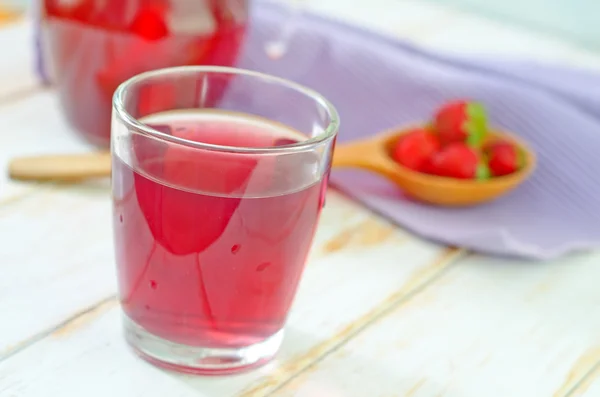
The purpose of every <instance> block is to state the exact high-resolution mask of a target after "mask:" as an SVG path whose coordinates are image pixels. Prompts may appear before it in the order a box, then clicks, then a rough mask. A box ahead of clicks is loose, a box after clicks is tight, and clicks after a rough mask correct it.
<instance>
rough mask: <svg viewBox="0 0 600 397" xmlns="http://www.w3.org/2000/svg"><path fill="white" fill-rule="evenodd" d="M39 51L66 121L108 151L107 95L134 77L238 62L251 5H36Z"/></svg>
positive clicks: (155, 1)
mask: <svg viewBox="0 0 600 397" xmlns="http://www.w3.org/2000/svg"><path fill="white" fill-rule="evenodd" d="M38 3H39V7H40V13H39V14H40V28H41V32H40V33H41V35H40V40H41V44H42V45H41V47H42V49H43V52H44V56H43V59H44V62H45V63H46V65H44V66H47V67H48V69H49V70H48V74H49V77H50V80H51V83H52V84H53V85H54V86H55V87H56V89H57V92H58V96H59V98H60V103H61V107H62V109H63V111H64V114H65V115H66V118H67V120H68V121H69V122H70V124H71V125H72V126H73V127H74V129H75V131H76V132H77V133H79V135H81V136H82V137H83V138H84V139H86V140H87V141H88V142H90V143H92V144H94V145H97V146H100V147H108V146H109V143H110V112H111V103H112V95H113V93H114V91H115V89H116V88H117V86H118V85H119V84H121V83H122V82H124V81H125V80H127V79H128V78H130V77H133V76H135V75H136V74H138V73H142V72H145V71H148V70H154V69H159V68H165V67H170V66H181V65H221V66H231V65H233V64H234V63H235V61H236V59H237V56H238V53H239V52H240V47H241V44H242V41H243V38H244V36H245V32H246V25H247V18H248V0H135V1H134V0H39V2H38Z"/></svg>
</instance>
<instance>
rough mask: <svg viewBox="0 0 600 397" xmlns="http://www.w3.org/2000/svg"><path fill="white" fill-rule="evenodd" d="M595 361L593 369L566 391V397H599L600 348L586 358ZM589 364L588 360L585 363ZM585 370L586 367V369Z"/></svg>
mask: <svg viewBox="0 0 600 397" xmlns="http://www.w3.org/2000/svg"><path fill="white" fill-rule="evenodd" d="M585 358H592V359H593V360H595V361H596V362H595V365H594V367H593V369H592V370H591V371H590V372H589V373H588V374H587V376H586V377H585V378H583V379H582V380H581V381H580V382H578V383H577V385H576V386H575V387H573V388H572V389H570V390H568V394H566V395H567V396H568V397H598V396H600V348H597V349H595V350H594V351H593V352H592V351H591V352H590V354H589V355H588V357H584V359H585ZM587 363H588V364H589V360H588V361H587ZM586 368H587V367H586Z"/></svg>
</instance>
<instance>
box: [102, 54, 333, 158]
mask: <svg viewBox="0 0 600 397" xmlns="http://www.w3.org/2000/svg"><path fill="white" fill-rule="evenodd" d="M200 73H218V74H230V75H239V76H248V77H253V78H260V79H262V80H265V81H267V82H270V83H275V84H279V85H282V86H285V87H287V88H290V89H292V90H294V91H296V92H299V93H301V94H303V95H305V96H307V97H310V98H311V99H313V100H314V101H315V102H316V103H318V104H319V105H320V106H322V107H323V108H324V109H325V110H326V112H327V115H328V117H329V124H328V125H327V127H326V128H325V129H324V130H323V132H322V133H320V134H318V135H315V136H313V137H310V138H309V139H307V140H304V141H301V142H296V143H291V144H286V145H281V146H273V147H262V148H257V147H247V146H227V145H217V144H212V143H205V142H199V141H193V140H189V139H185V138H179V137H176V136H173V135H171V134H167V133H164V132H161V131H159V130H157V129H155V128H152V127H150V126H149V125H147V124H144V123H142V122H140V121H139V120H138V119H137V118H135V117H133V116H132V115H131V114H130V113H129V112H128V111H127V110H126V109H125V102H124V98H125V96H126V93H127V91H128V90H129V89H130V87H131V86H133V85H135V84H137V83H140V82H142V81H144V80H146V79H150V78H154V77H159V76H166V75H178V74H200ZM112 107H113V111H114V112H115V113H116V114H117V116H118V118H119V119H120V120H121V121H123V122H124V123H125V124H127V126H128V127H129V128H133V129H135V130H136V131H137V132H139V133H141V134H144V135H147V136H151V137H153V138H157V139H160V140H162V141H168V142H171V143H175V144H179V145H184V146H188V147H191V148H196V149H204V150H207V149H208V150H213V151H221V152H233V153H254V154H261V153H263V154H267V153H269V154H276V153H287V152H296V151H297V152H301V151H305V150H307V149H311V148H313V147H315V146H317V145H318V144H320V143H322V142H325V141H328V140H331V139H333V138H335V136H336V134H337V132H338V130H339V125H340V121H339V120H340V118H339V115H338V112H337V110H336V108H335V106H333V104H332V103H331V102H329V100H328V99H327V98H325V97H324V96H323V95H321V94H320V93H319V92H317V91H315V90H313V89H311V88H308V87H305V86H303V85H302V84H298V83H295V82H293V81H291V80H288V79H285V78H281V77H277V76H273V75H270V74H266V73H262V72H256V71H253V70H248V69H242V68H236V67H229V66H175V67H168V68H162V69H156V70H151V71H148V72H143V73H140V74H137V75H135V76H133V77H131V78H129V79H127V80H126V81H124V82H123V83H121V84H120V85H119V86H118V87H117V89H116V90H115V93H114V95H113V100H112Z"/></svg>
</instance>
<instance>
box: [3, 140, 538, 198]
mask: <svg viewBox="0 0 600 397" xmlns="http://www.w3.org/2000/svg"><path fill="white" fill-rule="evenodd" d="M408 131H409V129H402V130H399V129H393V130H389V131H386V132H383V133H381V134H379V135H376V136H374V137H371V138H368V139H365V140H360V141H355V142H351V143H348V144H344V145H338V147H337V148H336V149H335V152H334V156H333V167H334V168H362V169H365V170H368V171H371V172H375V173H377V174H379V175H382V176H383V177H385V178H387V179H389V180H390V181H391V182H393V183H395V184H396V185H398V186H399V187H400V188H401V189H402V190H404V191H405V193H407V194H408V195H410V196H412V197H414V198H416V199H418V200H421V201H424V202H427V203H431V204H437V205H444V206H465V205H474V204H478V203H483V202H486V201H490V200H493V199H495V198H497V197H499V196H501V195H504V194H506V193H508V192H509V191H511V190H513V189H514V188H516V187H517V186H518V185H520V184H521V183H522V182H523V181H524V180H525V179H527V178H528V177H529V176H530V175H531V173H532V172H533V170H534V168H535V164H536V158H535V155H534V153H533V152H532V151H531V150H530V149H529V148H528V147H527V145H526V144H525V143H524V142H523V141H521V140H519V139H518V138H516V137H514V136H512V135H510V134H506V133H499V132H493V133H491V134H490V136H489V138H488V139H496V138H499V137H502V138H503V139H507V140H509V141H512V142H513V143H514V144H516V145H518V146H519V147H521V148H522V149H523V151H524V152H525V160H526V161H525V166H524V167H523V168H522V169H521V170H519V171H517V172H515V173H513V174H510V175H506V176H502V177H497V178H492V179H489V180H486V181H476V180H464V179H454V178H444V177H438V176H434V175H428V174H423V173H420V172H416V171H413V170H411V169H408V168H406V167H404V166H402V165H400V164H398V163H396V162H395V161H394V160H392V158H391V157H390V155H389V153H390V152H391V148H392V147H393V145H394V144H395V143H396V141H397V140H398V138H399V137H400V136H401V135H402V134H404V133H406V132H408ZM8 170H9V175H10V177H11V178H12V179H16V180H27V181H61V182H77V181H81V180H85V179H90V178H103V177H109V176H110V173H111V163H110V154H109V153H106V152H98V153H90V154H82V155H51V156H34V157H21V158H17V159H14V160H13V161H11V162H10V164H9V167H8Z"/></svg>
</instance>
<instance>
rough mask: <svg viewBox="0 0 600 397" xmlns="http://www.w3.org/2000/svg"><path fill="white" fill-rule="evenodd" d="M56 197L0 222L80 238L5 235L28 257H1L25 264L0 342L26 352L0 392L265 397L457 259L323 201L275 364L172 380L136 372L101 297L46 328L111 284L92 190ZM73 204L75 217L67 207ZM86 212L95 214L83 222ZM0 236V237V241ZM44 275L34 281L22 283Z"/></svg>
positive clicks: (110, 307)
mask: <svg viewBox="0 0 600 397" xmlns="http://www.w3.org/2000/svg"><path fill="white" fill-rule="evenodd" d="M67 196H69V195H68V194H67V192H66V191H63V190H57V191H54V192H53V193H50V192H48V193H47V198H48V199H52V200H53V202H52V203H51V204H48V205H47V206H45V207H44V208H41V209H38V210H37V213H35V215H27V214H28V213H29V212H28V210H31V211H35V208H34V207H33V205H34V204H35V203H39V201H38V200H31V207H30V208H29V209H28V210H26V209H25V207H21V206H20V207H19V210H18V212H17V213H16V214H14V215H12V216H11V218H10V219H12V221H11V222H10V223H5V222H6V220H5V219H6V218H5V217H1V218H0V230H2V231H4V230H10V226H13V227H14V226H16V225H21V226H19V228H20V229H19V230H21V231H25V230H26V229H28V227H27V223H26V222H24V219H25V220H26V218H27V217H28V216H31V217H34V216H35V218H37V219H38V220H37V223H36V224H37V225H44V226H43V229H44V230H45V231H46V232H51V231H53V230H54V231H56V230H58V228H59V227H60V222H61V221H62V222H63V224H64V222H67V223H69V227H71V228H72V229H73V230H78V233H77V234H78V235H79V236H73V238H69V239H65V238H64V236H60V237H58V236H57V237H56V238H43V236H46V237H47V236H48V235H47V234H44V233H43V232H42V231H39V232H38V231H36V232H33V231H32V236H31V237H28V236H27V235H25V233H24V232H22V233H17V234H15V233H12V234H14V235H15V236H18V239H19V240H20V241H21V244H23V247H29V248H13V249H12V254H11V258H13V260H12V262H13V263H17V264H19V263H24V265H23V264H22V265H20V266H14V269H13V270H11V271H12V273H11V274H10V275H9V276H8V277H7V280H10V281H11V282H10V283H9V282H6V283H3V284H0V296H2V295H4V296H9V297H10V300H11V302H20V304H18V305H16V304H14V303H8V302H7V303H6V304H4V305H2V306H0V318H4V319H6V318H8V319H10V321H9V322H8V324H9V328H5V327H4V326H3V327H0V341H2V343H3V344H5V346H4V349H5V352H6V349H7V348H8V349H10V347H7V346H6V343H8V344H12V345H13V346H14V345H17V346H18V345H19V344H21V345H23V344H28V342H36V341H37V343H35V344H33V345H31V346H30V347H29V348H27V349H17V351H14V350H13V351H10V350H9V351H8V354H10V355H11V356H10V357H8V359H6V360H4V361H2V362H1V363H0V394H2V395H19V396H23V397H27V396H53V395H58V394H61V395H64V394H69V393H71V394H79V393H81V392H83V391H84V390H85V391H86V395H88V396H101V395H102V396H103V395H106V392H107V390H108V388H109V387H110V389H111V390H113V392H114V393H117V395H122V396H133V395H155V396H164V395H167V394H168V395H170V396H179V395H180V396H188V395H189V396H192V395H193V396H202V395H206V396H211V397H212V396H216V395H218V396H228V395H236V394H237V393H241V392H242V391H243V392H244V394H243V395H246V396H259V395H266V394H267V393H268V392H269V391H270V390H271V389H273V388H275V387H277V386H278V385H279V384H280V383H282V382H286V381H287V380H289V379H290V378H291V377H293V376H295V375H297V374H298V373H299V372H301V371H302V370H303V369H304V368H305V367H306V366H309V365H311V364H312V362H313V361H315V360H318V359H319V357H321V356H322V355H324V354H327V352H328V351H330V350H332V349H335V348H337V347H338V346H339V345H341V344H343V343H345V341H346V340H348V339H349V338H351V337H352V336H353V335H355V334H356V333H358V332H359V331H361V330H362V329H363V328H364V327H365V326H366V325H368V324H369V323H370V322H371V321H373V320H374V319H376V318H378V317H379V316H381V315H382V314H383V313H385V311H386V310H388V308H389V307H391V306H393V305H395V304H397V302H399V301H401V300H403V299H405V297H407V296H410V295H411V294H413V293H415V291H417V290H419V289H420V288H422V286H423V285H424V284H427V283H429V282H430V281H431V280H432V279H434V278H436V277H438V276H439V275H440V274H442V273H443V272H444V271H445V269H447V267H448V266H449V265H450V263H452V261H453V260H454V259H455V258H457V257H458V256H460V255H461V251H459V250H455V249H447V248H444V247H439V246H436V245H433V244H430V243H427V242H424V241H421V240H418V239H415V238H413V237H411V236H409V235H408V234H407V233H405V232H403V231H401V230H397V229H395V228H394V227H393V226H391V225H389V224H387V223H386V222H383V221H380V220H377V219H375V218H374V217H373V216H371V215H370V214H369V213H368V212H367V211H365V210H363V209H361V208H360V207H359V206H357V205H356V204H353V203H351V202H350V201H348V200H347V199H345V198H343V197H342V196H340V195H339V194H336V193H332V194H330V195H329V197H328V199H329V201H328V204H327V209H326V211H325V212H324V214H323V219H322V222H321V224H320V228H319V231H318V234H317V238H316V240H317V241H316V243H315V249H314V250H313V252H312V255H311V259H310V261H309V264H308V266H307V269H306V271H305V275H304V278H303V282H302V284H301V288H300V291H299V294H298V297H297V300H296V302H295V305H294V309H293V312H292V314H291V315H290V319H289V328H288V332H287V337H286V341H285V343H284V346H283V349H282V352H281V354H280V356H279V358H278V360H277V361H276V362H274V363H273V364H271V365H270V366H268V367H267V368H264V369H262V370H260V371H254V372H251V373H248V374H245V375H242V376H236V377H232V378H217V379H214V378H194V377H187V376H177V375H174V374H172V373H168V372H162V371H159V370H157V369H155V368H153V367H151V366H149V365H147V364H145V363H143V362H142V361H141V360H138V359H137V358H134V357H133V355H132V354H131V353H130V352H129V351H128V350H127V349H126V347H125V345H124V342H123V341H122V336H121V333H120V329H119V324H118V319H119V309H118V307H117V304H116V301H115V300H111V299H109V300H107V301H105V302H104V303H103V304H102V305H100V306H98V307H97V308H95V309H93V310H88V311H86V312H85V314H83V315H81V316H78V317H77V318H75V319H73V321H70V322H67V323H65V324H62V325H60V326H58V327H57V326H56V325H57V323H58V322H59V321H61V320H60V319H64V318H65V316H66V315H67V312H69V313H72V312H75V311H76V310H82V309H85V307H86V306H87V303H84V302H91V301H94V300H98V299H99V298H100V297H101V295H102V293H108V294H110V293H111V292H112V291H113V283H114V276H113V274H112V273H113V270H112V264H111V263H110V262H111V261H110V258H109V256H110V244H109V240H110V230H109V228H108V227H107V226H106V224H107V222H106V220H102V219H101V218H105V217H106V216H107V215H106V212H107V211H108V209H107V208H105V207H106V206H107V204H108V200H107V197H102V194H101V193H98V194H95V193H89V194H88V196H89V197H88V198H87V199H83V198H82V195H71V196H70V197H68V198H67ZM25 203H26V201H24V202H23V204H22V205H25ZM63 205H64V207H63ZM57 206H59V209H58V210H57ZM77 206H79V207H80V210H77V209H76V208H74V207H77ZM67 207H72V208H73V209H72V212H71V213H72V216H71V215H66V214H69V211H68V210H67ZM6 212H8V208H7V210H6ZM50 213H56V214H57V215H51V214H50ZM86 213H96V214H94V215H88V216H87V217H86V215H85V214H86ZM81 217H83V218H81ZM92 217H93V218H92ZM70 219H73V220H72V221H71V220H70ZM75 219H78V222H80V225H79V228H77V226H76V225H75V224H71V223H70V222H75ZM88 222H89V223H88ZM86 223H87V225H86V227H84V225H85V224H86ZM10 235H11V234H9V233H6V234H5V235H4V236H2V238H3V241H6V238H10ZM15 241H17V239H16V238H15V239H13V240H8V242H9V245H16V244H15ZM34 244H35V245H34ZM32 246H35V252H44V253H45V254H44V255H31V247H32ZM28 258H29V259H28ZM2 263H5V261H2ZM19 269H22V270H19ZM43 269H46V270H44V271H43V274H40V276H39V277H35V278H32V277H31V276H30V274H31V273H32V272H35V271H36V270H37V271H40V272H42V270H43ZM15 283H16V286H15V285H14V284H15ZM36 286H37V288H36ZM40 286H41V287H40ZM325 302H326V304H324V303H325ZM77 306H79V308H77ZM50 307H52V310H50ZM23 313H27V316H24V315H23ZM48 329H53V330H52V331H51V332H49V331H47V330H48ZM40 333H41V334H40ZM32 336H33V339H32ZM28 338H29V339H28ZM38 340H39V341H38ZM5 354H6V353H5ZM34 361H35V362H36V364H35V365H32V363H33V362H34ZM91 377H93V379H96V380H97V379H103V381H102V382H93V383H95V384H97V387H96V386H95V387H94V388H92V389H93V390H92V389H90V388H89V384H90V382H92V378H91ZM149 379H152V382H149V381H148V380H149ZM74 380H76V381H74ZM255 382H256V383H255Z"/></svg>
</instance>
